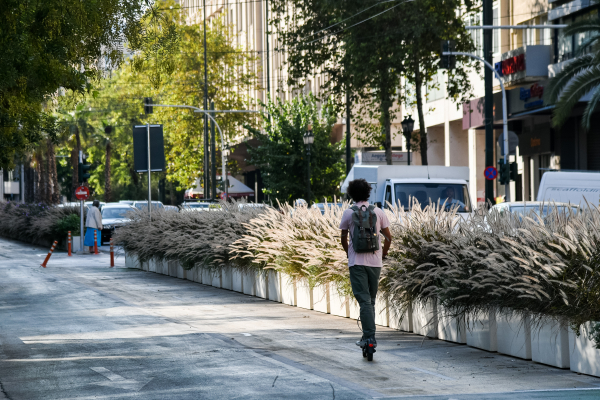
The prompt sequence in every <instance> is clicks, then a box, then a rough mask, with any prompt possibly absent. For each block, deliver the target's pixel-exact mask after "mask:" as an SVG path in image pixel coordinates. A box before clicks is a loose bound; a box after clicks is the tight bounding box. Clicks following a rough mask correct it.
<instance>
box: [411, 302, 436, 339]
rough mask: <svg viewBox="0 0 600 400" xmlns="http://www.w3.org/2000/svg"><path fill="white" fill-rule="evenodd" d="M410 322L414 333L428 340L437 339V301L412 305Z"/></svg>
mask: <svg viewBox="0 0 600 400" xmlns="http://www.w3.org/2000/svg"><path fill="white" fill-rule="evenodd" d="M412 320H413V332H414V333H416V334H418V335H422V336H427V337H430V338H437V335H438V318H437V301H436V300H428V301H427V303H425V304H422V303H417V304H413V310H412Z"/></svg>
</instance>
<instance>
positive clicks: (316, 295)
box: [313, 283, 330, 314]
mask: <svg viewBox="0 0 600 400" xmlns="http://www.w3.org/2000/svg"><path fill="white" fill-rule="evenodd" d="M329 306H330V304H329V284H327V283H326V284H325V285H319V286H315V287H314V288H313V309H314V310H315V311H319V312H322V313H326V314H329V312H330V308H329Z"/></svg>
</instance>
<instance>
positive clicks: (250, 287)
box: [242, 270, 256, 296]
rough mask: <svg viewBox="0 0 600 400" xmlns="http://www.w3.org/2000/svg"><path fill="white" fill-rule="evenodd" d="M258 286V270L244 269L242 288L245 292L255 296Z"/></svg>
mask: <svg viewBox="0 0 600 400" xmlns="http://www.w3.org/2000/svg"><path fill="white" fill-rule="evenodd" d="M255 286H256V272H254V271H252V270H250V271H244V272H243V274H242V289H243V293H244V294H249V295H250V296H254V295H255V294H256V291H255Z"/></svg>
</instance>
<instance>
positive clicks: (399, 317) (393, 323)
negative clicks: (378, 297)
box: [389, 306, 413, 332]
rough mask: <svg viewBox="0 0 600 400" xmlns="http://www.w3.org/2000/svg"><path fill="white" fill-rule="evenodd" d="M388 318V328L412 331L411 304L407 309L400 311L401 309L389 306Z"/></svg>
mask: <svg viewBox="0 0 600 400" xmlns="http://www.w3.org/2000/svg"><path fill="white" fill-rule="evenodd" d="M389 320H390V328H392V329H398V330H400V331H404V332H412V331H413V314H412V306H411V307H409V308H408V310H406V311H404V313H402V311H401V310H397V309H395V308H394V307H391V306H390V307H389Z"/></svg>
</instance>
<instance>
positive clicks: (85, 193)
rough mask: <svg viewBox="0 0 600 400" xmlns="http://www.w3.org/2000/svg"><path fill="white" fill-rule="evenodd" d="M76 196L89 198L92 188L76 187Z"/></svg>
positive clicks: (82, 198) (79, 198)
mask: <svg viewBox="0 0 600 400" xmlns="http://www.w3.org/2000/svg"><path fill="white" fill-rule="evenodd" d="M75 197H77V200H87V199H89V197H90V189H88V188H86V187H85V186H79V187H78V188H77V189H75Z"/></svg>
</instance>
